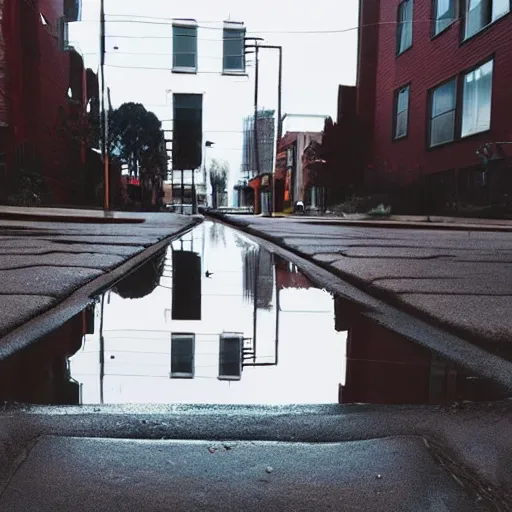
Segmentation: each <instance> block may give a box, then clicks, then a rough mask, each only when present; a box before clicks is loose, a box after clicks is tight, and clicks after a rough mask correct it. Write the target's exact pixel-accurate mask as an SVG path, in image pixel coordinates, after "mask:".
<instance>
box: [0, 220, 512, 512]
mask: <svg viewBox="0 0 512 512" xmlns="http://www.w3.org/2000/svg"><path fill="white" fill-rule="evenodd" d="M267 247H268V246H267ZM358 308H359V307H356V305H355V304H354V303H351V302H350V301H348V300H346V299H344V298H342V297H338V296H334V295H332V294H330V293H329V292H327V291H326V290H324V289H321V288H319V287H317V286H316V285H315V284H314V283H312V282H311V281H309V280H308V279H307V278H306V277H305V276H304V275H303V274H302V273H301V272H300V270H299V269H298V268H297V267H296V266H294V265H293V264H291V263H289V262H288V261H286V260H284V259H282V258H281V257H279V256H277V255H276V254H273V253H272V252H269V250H266V249H264V248H263V247H262V246H259V245H258V244H257V243H255V242H254V241H253V240H252V239H250V238H249V237H247V236H246V235H243V234H242V233H240V232H237V231H236V230H234V229H231V228H229V227H226V226H224V225H223V224H219V223H212V222H205V223H203V224H202V225H200V226H198V227H196V228H194V229H193V230H192V231H191V232H189V233H187V234H186V235H184V236H183V237H182V238H181V239H179V240H177V241H176V242H174V243H172V245H171V246H168V247H167V248H165V249H164V250H162V252H161V253H159V254H157V256H156V257H155V258H153V259H152V260H150V261H148V262H147V263H145V264H144V265H142V266H141V267H139V268H138V269H137V270H136V271H134V272H133V273H132V274H130V275H128V276H126V277H125V278H123V279H122V280H121V281H119V282H118V283H117V284H116V285H115V286H114V287H113V288H112V289H110V290H107V291H106V292H105V293H104V294H102V295H101V296H99V297H96V298H95V300H94V303H92V304H91V305H89V306H88V307H86V308H85V309H84V310H83V311H82V313H81V314H79V315H77V316H75V317H74V318H72V319H71V320H70V321H68V322H66V324H64V325H62V326H61V327H59V328H58V329H57V330H56V331H55V332H53V333H51V334H50V335H48V336H45V338H43V339H41V340H40V341H39V343H36V344H34V345H33V346H31V347H30V348H29V349H27V350H25V351H23V352H22V353H19V354H17V355H16V356H13V357H11V358H9V359H7V360H5V361H3V362H2V363H0V392H1V393H2V396H1V397H0V398H2V399H3V400H6V401H17V402H24V403H29V404H56V405H71V404H84V405H86V404H90V407H34V406H29V407H20V408H17V407H14V408H13V409H12V410H11V409H10V404H8V403H6V404H5V408H4V412H3V414H1V415H2V420H3V421H2V423H1V424H0V425H1V428H2V430H1V431H0V434H1V436H2V437H1V439H0V454H4V459H3V460H2V464H3V465H2V464H0V489H3V490H1V491H0V509H2V510H3V509H5V510H13V511H18V510H19V511H25V510H59V511H60V510H71V509H73V510H91V509H93V508H94V509H95V510H142V509H144V510H170V509H171V508H172V509H173V510H240V509H244V510H283V511H285V510H293V511H296V510H354V511H355V510H358V511H372V512H373V511H375V512H377V511H379V512H381V511H384V510H386V511H387V510H389V511H390V512H391V511H395V510H410V511H414V512H416V511H418V512H419V511H426V510H432V511H433V512H434V511H438V510H454V511H455V510H498V509H499V510H502V509H503V510H506V508H498V507H496V506H493V505H492V503H498V502H499V503H501V502H503V503H505V501H506V500H505V498H503V494H504V493H503V488H504V489H507V486H506V485H504V484H503V482H507V481H508V476H507V475H508V472H507V471H508V470H507V469H504V468H505V467H508V463H507V460H508V459H507V455H506V454H508V453H510V450H507V447H508V445H509V444H510V443H509V431H510V430H509V428H507V426H508V423H507V421H506V420H507V417H506V411H505V409H504V407H505V405H504V404H505V402H496V403H495V404H494V405H493V404H488V403H486V402H487V401H488V400H496V399H499V398H503V397H504V396H507V393H506V392H505V391H503V390H502V389H500V388H499V386H497V385H495V384H493V383H492V382H489V381H486V380H485V379H483V378H480V377H479V376H478V375H475V374H471V373H469V372H467V371H465V370H463V369H462V368H460V367H457V366H456V365H455V364H453V363H452V362H450V361H447V360H445V359H442V358H440V357H438V356H436V355H435V354H434V353H432V352H430V351H429V350H427V349H426V348H425V347H423V346H419V345H417V344H414V343H412V342H411V341H409V340H408V339H405V338H404V337H403V336H400V335H398V334H397V333H395V332H392V331H390V330H387V329H384V328H383V327H382V326H380V325H378V324H377V323H376V322H375V321H374V320H371V319H369V318H368V317H366V316H365V313H364V311H361V310H360V309H358ZM464 400H471V401H482V402H484V403H482V404H475V405H474V406H469V405H468V404H457V405H456V406H454V405H450V406H449V407H419V408H416V407H411V406H379V405H360V406H358V407H348V408H344V407H341V406H339V405H334V404H338V403H340V404H344V403H345V404H346V403H362V402H364V403H368V404H440V403H451V402H454V401H464ZM102 404H103V405H102ZM116 404H124V405H116ZM173 404H218V405H173ZM222 404H225V405H222ZM243 404H246V405H245V406H244V405H243ZM254 404H259V405H260V407H255V406H254ZM279 404H290V405H288V406H284V405H283V406H282V407H272V406H273V405H279ZM300 404H311V405H300ZM314 404H317V405H314ZM320 404H324V405H320ZM328 404H331V405H328ZM491 405H492V407H491V408H489V407H490V406H491ZM470 407H475V412H473V413H472V412H471V408H470ZM467 408H469V409H468V410H466V409H467ZM500 408H501V409H500ZM482 411H483V412H482ZM497 411H498V412H497ZM497 415H499V416H498V420H499V421H498V420H497V419H496V417H497ZM487 422H489V424H487ZM475 440H476V441H475ZM2 442H3V444H2ZM498 446H499V448H498ZM447 454H448V455H447ZM12 461H15V463H14V464H13V462H12ZM475 461H476V462H475ZM466 466H470V467H471V468H472V470H471V471H468V470H467V469H466ZM476 475H478V476H476ZM489 475H491V478H489ZM4 481H5V484H3V482H4ZM489 481H492V482H493V486H492V487H491V486H490V485H489V483H488V482H489ZM495 481H497V482H498V483H495ZM500 500H501V501H500ZM170 504H172V505H170Z"/></svg>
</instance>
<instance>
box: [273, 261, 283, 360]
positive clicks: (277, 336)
mask: <svg viewBox="0 0 512 512" xmlns="http://www.w3.org/2000/svg"><path fill="white" fill-rule="evenodd" d="M273 267H274V283H275V290H276V341H275V344H276V346H275V350H276V357H275V363H276V365H277V362H278V358H279V311H280V309H281V303H280V302H279V286H278V284H277V265H276V264H275V260H274V265H273Z"/></svg>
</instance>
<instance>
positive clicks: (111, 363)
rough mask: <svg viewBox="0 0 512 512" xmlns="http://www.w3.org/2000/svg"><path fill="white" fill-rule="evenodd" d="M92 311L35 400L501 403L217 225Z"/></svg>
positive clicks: (487, 388)
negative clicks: (47, 389) (57, 384)
mask: <svg viewBox="0 0 512 512" xmlns="http://www.w3.org/2000/svg"><path fill="white" fill-rule="evenodd" d="M88 311H89V313H90V314H89V317H88V320H87V321H86V322H85V323H86V332H88V334H86V335H85V336H83V338H82V337H81V334H78V336H80V339H79V340H76V342H75V345H77V347H79V348H78V350H76V349H74V350H73V351H72V352H75V353H74V354H73V355H72V356H71V357H70V358H69V360H68V361H67V363H66V367H67V369H66V371H65V372H64V373H65V376H66V382H67V383H68V384H67V386H68V388H67V392H66V393H65V394H62V393H61V394H59V396H58V397H55V399H46V400H45V399H44V398H41V399H39V400H32V401H36V402H39V403H47V402H52V403H61V404H62V403H81V404H118V403H155V404H157V403H211V404H267V405H272V404H314V403H323V404H327V403H354V402H357V403H360V402H364V403H384V404H400V403H403V404H432V403H446V402H452V401H458V400H459V401H460V400H473V401H478V400H492V399H498V398H502V397H504V396H507V393H506V392H505V391H503V390H501V389H500V388H499V387H498V386H496V385H494V384H493V383H491V382H489V381H486V380H485V379H482V378H479V376H478V375H474V374H471V373H469V372H467V371H465V370H464V369H462V368H460V367H457V366H456V365H454V364H452V363H451V362H450V361H446V360H444V359H442V358H439V357H437V356H436V355H435V354H433V353H432V352H430V351H428V350H427V349H425V348H424V347H420V346H418V345H415V344H414V343H412V342H410V341H408V340H406V339H405V338H403V337H402V336H399V335H396V334H394V333H393V332H391V331H389V330H386V329H383V328H382V327H380V326H379V325H378V324H377V323H375V322H373V321H370V320H368V319H367V318H365V317H364V315H362V314H361V312H360V311H357V310H356V309H355V308H354V307H353V305H352V304H351V303H350V302H348V301H346V300H344V299H342V298H340V297H334V296H333V295H331V294H330V293H328V292H327V291H325V290H322V289H320V288H318V287H316V286H315V285H314V284H313V283H311V282H310V281H309V280H308V279H307V278H306V277H305V276H304V275H303V274H301V273H300V271H299V269H298V268H297V267H295V266H294V265H293V264H291V263H289V262H287V261H285V260H283V259H282V258H280V257H279V256H277V255H274V254H272V253H270V252H268V251H267V250H265V249H263V248H262V247H260V246H258V244H257V243H255V242H254V241H253V240H251V239H250V238H248V237H247V236H246V235H244V234H242V233H240V232H238V231H236V230H234V229H231V228H229V227H226V226H224V225H222V224H219V223H214V222H205V223H203V224H202V225H200V226H198V227H196V228H195V229H193V230H192V231H191V232H189V233H188V234H186V235H184V236H183V237H182V238H181V239H179V240H177V241H176V242H174V243H173V244H172V245H171V246H169V247H168V248H167V249H166V250H165V251H163V252H162V253H161V254H160V255H158V257H157V258H155V259H154V260H152V261H150V262H149V263H148V264H146V265H144V266H143V267H141V268H140V269H139V270H138V271H136V272H135V273H133V274H131V275H130V276H128V277H126V278H125V279H124V280H123V281H121V282H120V283H118V284H117V285H116V286H115V287H114V288H113V289H112V290H109V291H107V292H106V293H105V294H104V295H102V296H100V297H97V299H96V304H95V306H94V308H93V310H91V308H89V310H88ZM68 378H70V379H71V382H69V380H68ZM34 384H35V381H34Z"/></svg>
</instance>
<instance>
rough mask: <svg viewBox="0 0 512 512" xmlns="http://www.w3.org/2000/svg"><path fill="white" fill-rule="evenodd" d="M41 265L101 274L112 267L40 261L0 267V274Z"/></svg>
mask: <svg viewBox="0 0 512 512" xmlns="http://www.w3.org/2000/svg"><path fill="white" fill-rule="evenodd" d="M121 263H122V262H121ZM116 266H118V265H114V267H116ZM41 267H51V268H55V269H59V268H74V269H77V270H97V271H98V272H101V273H103V274H105V273H107V272H109V271H110V270H112V268H113V267H108V268H107V269H101V268H98V267H84V266H83V265H66V264H64V263H62V264H61V263H59V264H58V265H55V263H40V264H38V265H18V266H16V267H9V268H0V274H2V273H4V272H10V271H11V270H24V269H27V268H41Z"/></svg>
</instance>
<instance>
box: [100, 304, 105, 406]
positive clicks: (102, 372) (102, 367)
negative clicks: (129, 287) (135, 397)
mask: <svg viewBox="0 0 512 512" xmlns="http://www.w3.org/2000/svg"><path fill="white" fill-rule="evenodd" d="M104 310H105V294H103V295H102V296H101V310H100V404H103V401H104V396H103V387H104V384H103V381H104V380H105V338H104V337H103V315H104Z"/></svg>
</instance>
